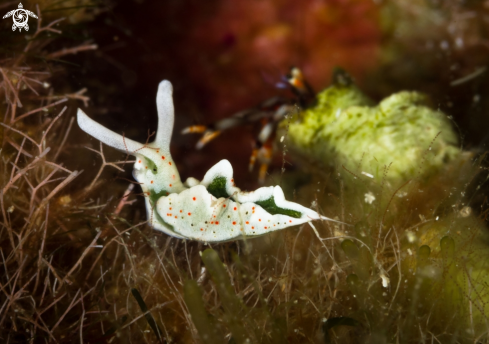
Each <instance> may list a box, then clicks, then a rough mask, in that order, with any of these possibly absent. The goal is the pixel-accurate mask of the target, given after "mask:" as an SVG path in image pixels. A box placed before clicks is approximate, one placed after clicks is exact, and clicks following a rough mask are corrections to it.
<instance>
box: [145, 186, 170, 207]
mask: <svg viewBox="0 0 489 344" xmlns="http://www.w3.org/2000/svg"><path fill="white" fill-rule="evenodd" d="M168 195H169V193H168V191H166V190H161V191H160V192H155V190H154V189H152V190H151V191H150V194H149V200H150V201H151V205H152V206H154V205H155V204H156V202H157V201H158V199H160V197H163V196H168Z"/></svg>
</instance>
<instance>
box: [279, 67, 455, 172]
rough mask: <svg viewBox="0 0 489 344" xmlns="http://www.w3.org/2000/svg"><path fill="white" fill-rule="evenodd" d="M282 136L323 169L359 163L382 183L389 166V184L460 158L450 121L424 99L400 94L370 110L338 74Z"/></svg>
mask: <svg viewBox="0 0 489 344" xmlns="http://www.w3.org/2000/svg"><path fill="white" fill-rule="evenodd" d="M287 136H288V138H289V142H290V144H291V149H292V150H293V151H296V152H297V153H299V154H303V155H306V156H308V157H311V158H313V159H314V160H316V161H318V162H320V163H321V164H323V165H325V164H331V163H334V164H339V165H344V166H345V167H348V166H358V164H361V171H362V172H364V173H368V174H370V175H373V176H374V177H375V178H378V177H380V178H381V177H382V174H383V169H384V166H389V165H390V164H392V165H391V166H390V168H389V173H388V176H387V177H388V178H389V179H390V180H403V179H407V178H411V177H413V176H416V174H417V173H418V172H419V173H421V174H425V173H427V172H429V171H434V170H436V169H438V168H439V167H441V166H442V165H443V164H444V163H446V162H449V161H451V160H452V159H454V158H455V157H457V156H458V155H459V153H460V149H459V148H458V147H457V143H458V139H457V135H456V133H455V132H454V130H453V128H452V126H451V123H450V121H449V120H448V118H447V117H446V115H445V114H444V113H442V112H440V111H437V110H433V109H431V108H430V107H429V106H428V105H427V97H426V96H425V95H423V94H421V93H418V92H410V91H402V92H399V93H396V94H393V95H391V96H389V97H387V98H385V99H383V100H382V101H381V102H380V103H379V104H378V105H374V104H373V102H372V101H371V100H370V99H369V98H368V97H366V96H365V95H364V94H363V93H362V92H361V91H360V90H359V89H358V88H357V87H356V86H355V85H354V84H353V83H352V82H351V81H350V80H349V77H348V76H346V75H344V74H342V72H341V71H340V72H336V74H335V77H334V82H333V85H332V86H330V87H328V88H327V89H325V90H324V91H322V92H320V93H319V94H318V95H317V103H316V105H315V106H314V107H312V108H310V109H307V110H305V111H304V112H302V113H301V114H300V115H298V116H297V118H295V119H294V118H293V119H292V121H291V122H290V124H289V127H288V134H287Z"/></svg>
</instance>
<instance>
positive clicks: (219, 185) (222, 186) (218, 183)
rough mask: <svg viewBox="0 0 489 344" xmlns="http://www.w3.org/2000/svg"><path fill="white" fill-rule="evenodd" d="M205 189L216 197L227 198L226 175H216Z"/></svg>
mask: <svg viewBox="0 0 489 344" xmlns="http://www.w3.org/2000/svg"><path fill="white" fill-rule="evenodd" d="M207 191H209V193H210V194H211V195H212V196H214V197H216V198H221V197H224V198H228V197H229V195H228V193H227V191H226V177H216V178H214V180H213V181H212V183H210V184H209V186H208V187H207Z"/></svg>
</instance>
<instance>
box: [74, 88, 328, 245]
mask: <svg viewBox="0 0 489 344" xmlns="http://www.w3.org/2000/svg"><path fill="white" fill-rule="evenodd" d="M172 92H173V87H172V84H171V83H170V82H169V81H167V80H163V81H162V82H160V85H159V87H158V93H157V95H156V104H157V109H158V129H157V132H156V138H155V140H154V141H153V142H151V143H149V144H142V143H139V142H136V141H133V140H131V139H128V138H125V137H123V136H122V135H119V134H117V133H115V132H113V131H111V130H109V129H107V128H105V127H104V126H102V125H100V124H99V123H97V122H95V121H94V120H92V119H90V118H89V117H88V116H87V115H86V114H85V113H84V112H83V111H82V110H81V109H78V114H77V117H78V125H79V126H80V128H81V129H82V130H84V131H85V132H86V133H88V134H90V135H91V136H93V137H95V138H96V139H98V140H100V141H102V142H103V143H105V144H106V145H109V146H111V147H114V148H116V149H118V150H120V151H123V152H127V153H128V154H130V155H134V156H135V157H136V163H135V164H134V171H133V176H134V178H135V179H136V180H137V181H138V182H139V183H140V185H141V187H142V189H143V192H144V195H145V196H146V197H145V199H146V200H145V201H146V211H147V216H148V219H149V221H150V224H151V225H152V226H153V227H154V228H155V229H157V230H161V231H163V232H165V233H166V234H168V235H172V236H174V237H177V238H185V239H192V240H199V241H203V242H220V241H227V240H232V239H235V238H238V237H253V236H258V235H263V234H266V233H269V232H271V231H275V230H278V229H283V228H286V227H289V226H294V225H299V224H302V223H306V222H309V221H312V220H318V219H324V220H331V219H329V218H327V217H324V216H321V215H319V214H318V213H316V212H315V211H313V210H311V209H308V208H305V207H303V206H301V205H299V204H297V203H293V202H288V201H286V200H285V197H284V194H283V191H282V189H281V188H280V187H279V186H270V187H262V188H259V189H258V190H256V191H253V192H243V191H241V190H240V189H239V188H237V187H235V186H234V180H233V169H232V167H231V164H230V163H229V161H228V160H221V161H220V162H218V163H217V164H216V165H214V166H213V167H212V168H211V169H210V170H209V171H208V172H207V173H206V174H205V176H204V179H203V180H202V181H201V182H199V181H198V180H197V179H195V178H188V179H187V181H186V182H185V183H182V182H181V180H180V175H179V173H178V171H177V169H176V166H175V163H174V161H173V159H172V157H171V154H170V140H171V135H172V131H173V122H174V109H173V99H172ZM332 221H333V220H332Z"/></svg>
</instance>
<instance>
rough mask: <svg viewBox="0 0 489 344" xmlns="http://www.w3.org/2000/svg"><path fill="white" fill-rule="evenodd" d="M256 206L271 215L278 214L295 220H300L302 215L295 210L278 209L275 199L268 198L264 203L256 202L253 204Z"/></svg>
mask: <svg viewBox="0 0 489 344" xmlns="http://www.w3.org/2000/svg"><path fill="white" fill-rule="evenodd" d="M255 203H256V204H258V205H259V206H260V207H262V208H263V209H265V211H267V212H268V213H270V214H272V215H276V214H280V215H287V216H290V217H295V218H296V219H298V218H300V217H301V216H302V213H301V212H299V211H296V210H291V209H285V208H280V207H279V206H278V205H277V204H276V203H275V199H274V198H273V196H272V197H270V198H269V199H266V200H264V201H257V202H255Z"/></svg>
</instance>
